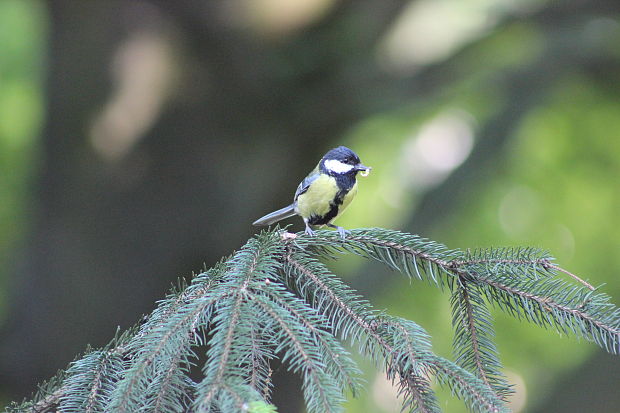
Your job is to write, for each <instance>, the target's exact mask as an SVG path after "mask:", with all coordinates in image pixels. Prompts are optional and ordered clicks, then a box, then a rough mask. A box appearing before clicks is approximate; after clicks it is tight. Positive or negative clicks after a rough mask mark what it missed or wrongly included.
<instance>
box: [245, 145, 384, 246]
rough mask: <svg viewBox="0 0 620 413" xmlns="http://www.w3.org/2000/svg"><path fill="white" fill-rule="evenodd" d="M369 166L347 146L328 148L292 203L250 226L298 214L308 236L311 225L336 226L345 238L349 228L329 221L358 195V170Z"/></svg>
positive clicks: (367, 168) (365, 171) (311, 232)
mask: <svg viewBox="0 0 620 413" xmlns="http://www.w3.org/2000/svg"><path fill="white" fill-rule="evenodd" d="M371 169H372V168H370V167H368V166H365V165H363V164H362V163H361V161H360V158H359V156H357V154H356V153H355V152H353V151H352V150H351V149H349V148H347V147H346V146H339V147H337V148H334V149H331V150H329V151H328V152H327V153H326V154H325V155H323V157H322V158H321V160H320V161H319V163H318V164H317V166H316V168H314V170H313V171H312V172H310V174H309V175H308V176H306V177H305V178H304V180H303V181H301V183H300V184H299V186H298V187H297V190H296V191H295V196H294V197H293V203H292V204H290V205H288V206H286V207H284V208H281V209H278V210H277V211H274V212H271V213H269V214H267V215H265V216H264V217H261V218H259V219H257V220H256V221H254V223H253V225H258V226H261V225H271V224H273V223H275V222H278V221H281V220H283V219H285V218H289V217H292V216H294V215H299V216H300V217H301V218H302V219H303V220H304V224H305V225H306V229H305V233H306V234H307V235H309V236H313V235H314V231H313V229H312V227H322V226H324V225H326V226H328V227H331V228H335V229H336V230H337V231H338V233H339V234H340V237H341V238H342V239H344V238H345V236H346V234H347V232H348V231H346V230H345V229H344V228H342V227H340V226H337V225H334V224H333V223H332V222H333V221H334V220H335V219H336V217H338V216H339V215H340V214H341V213H342V212H343V211H344V210H345V208H346V207H347V206H349V204H350V203H351V201H352V200H353V198H354V197H355V195H356V194H357V180H356V176H357V173H358V172H360V175H362V176H367V175H368V174H369V173H370V170H371Z"/></svg>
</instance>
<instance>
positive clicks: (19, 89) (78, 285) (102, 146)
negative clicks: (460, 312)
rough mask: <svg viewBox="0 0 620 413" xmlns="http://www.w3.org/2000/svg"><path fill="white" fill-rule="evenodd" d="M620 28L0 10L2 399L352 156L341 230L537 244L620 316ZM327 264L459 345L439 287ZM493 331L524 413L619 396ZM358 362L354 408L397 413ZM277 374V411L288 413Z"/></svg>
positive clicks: (565, 8) (260, 6)
mask: <svg viewBox="0 0 620 413" xmlns="http://www.w3.org/2000/svg"><path fill="white" fill-rule="evenodd" d="M619 15H620V3H619V2H617V1H616V0H608V1H585V0H570V1H565V2H548V1H539V0H531V1H527V2H523V3H521V2H509V1H483V0H478V1H475V0H468V1H456V0H453V1H449V0H445V1H430V0H426V1H396V0H383V1H372V0H359V1H347V0H340V1H337V0H305V1H299V2H293V1H284V0H256V1H252V0H231V1H228V2H222V1H207V0H176V1H157V0H150V1H149V0H135V1H117V0H106V1H99V2H86V1H81V0H54V1H35V0H28V1H18V0H6V1H4V2H3V3H0V27H1V28H0V76H1V77H0V180H1V181H0V203H1V204H2V207H1V208H0V214H1V215H0V216H1V220H0V225H1V226H0V233H2V235H0V263H1V264H2V265H1V266H0V267H1V268H0V281H1V283H2V290H3V293H2V295H1V296H0V303H1V306H0V317H1V319H0V322H1V330H0V354H1V355H2V356H0V396H1V397H2V398H3V399H4V400H5V401H6V402H8V401H10V400H14V399H19V398H21V397H24V396H27V395H28V394H29V393H30V392H31V391H32V390H34V389H35V386H36V384H37V383H38V382H41V381H42V380H44V379H46V378H48V377H50V376H51V375H53V374H54V372H55V371H56V370H57V369H61V368H64V367H65V366H66V365H67V364H68V363H69V362H70V361H71V360H72V359H73V358H74V357H75V356H76V355H77V354H78V353H80V352H81V351H83V350H84V349H85V347H86V345H87V344H91V345H93V346H95V347H97V346H101V345H104V344H105V343H107V342H108V341H109V340H110V338H111V337H112V336H113V335H114V333H115V331H116V329H117V327H119V328H120V329H125V328H127V327H129V326H131V325H133V324H134V323H135V322H136V321H137V320H139V319H140V317H141V315H142V314H147V313H149V312H150V311H151V310H152V309H153V308H154V306H155V302H156V301H157V300H158V299H160V298H162V297H163V296H164V294H165V291H166V290H167V289H168V288H169V287H170V285H171V284H172V283H174V282H175V280H176V279H177V278H178V277H180V276H181V277H189V276H190V275H191V273H192V272H198V271H201V269H202V268H204V266H206V267H209V266H211V265H213V264H214V263H215V262H217V261H218V260H219V259H220V258H221V257H222V256H225V255H228V254H230V253H231V252H232V251H233V250H234V249H236V248H239V247H240V246H241V245H242V244H243V243H244V242H245V240H246V239H247V238H249V237H251V236H252V234H254V233H255V232H256V228H254V227H252V226H251V225H250V223H251V222H252V221H254V220H255V219H256V218H258V217H259V216H261V215H263V214H265V213H267V212H270V211H271V210H274V209H277V208H280V207H282V206H284V205H286V204H288V203H289V202H290V200H291V196H292V194H293V192H294V190H295V188H296V186H297V184H298V182H299V181H300V180H301V179H302V178H303V177H304V176H305V174H306V173H307V172H308V171H309V170H310V169H312V168H313V167H314V165H315V164H316V162H317V161H318V159H319V158H320V157H321V155H322V154H323V153H324V152H325V151H326V150H328V149H329V148H331V147H333V146H337V145H340V144H346V145H347V146H350V147H351V148H353V149H354V150H355V151H356V152H357V153H358V154H359V155H360V157H361V158H362V160H363V161H364V163H366V164H369V165H371V166H373V173H372V174H371V175H370V177H368V178H366V179H364V180H362V182H360V195H359V197H358V199H356V201H355V202H354V203H353V204H352V206H351V207H350V210H348V211H347V214H346V216H344V217H343V220H342V221H340V223H341V224H342V225H344V226H345V227H362V226H388V227H391V228H397V229H401V230H405V231H411V232H414V233H418V234H420V235H422V236H425V237H429V238H432V239H434V240H436V241H438V242H441V243H444V244H446V245H448V246H450V247H455V248H457V247H458V248H468V247H470V248H476V247H488V246H500V245H532V246H537V247H541V248H543V249H547V250H549V251H551V252H552V254H554V255H555V256H557V257H558V259H559V262H560V264H562V265H563V266H564V267H566V268H569V269H570V270H571V271H574V272H576V273H578V274H580V275H582V276H583V277H584V278H587V279H589V280H590V282H592V283H593V284H595V285H600V284H603V283H607V285H606V286H605V287H604V291H606V292H608V293H609V294H610V295H611V296H612V297H613V298H612V301H613V302H615V303H618V302H619V298H620V284H619V283H618V269H620V257H619V256H618V254H617V251H618V248H619V247H620V237H618V232H617V228H618V226H619V225H620V222H619V221H620V219H619V215H618V210H620V186H619V185H618V182H619V180H618V179H619V178H620V132H619V131H620V20H619ZM299 221H300V220H291V222H292V223H293V229H295V230H301V229H302V225H301V223H300V222H299ZM334 266H335V268H337V269H338V271H339V273H340V274H342V275H343V276H344V277H345V278H346V279H347V280H348V281H349V282H350V283H351V284H352V285H353V286H355V288H357V289H359V290H360V291H361V292H362V293H363V294H364V295H365V296H367V297H368V298H369V299H370V300H371V301H372V302H373V303H375V304H376V305H377V307H378V308H386V309H387V310H388V311H390V312H393V313H395V314H399V315H404V316H406V317H409V318H412V319H414V320H416V321H418V322H420V323H421V324H422V326H423V327H425V328H426V329H427V330H428V331H429V332H430V333H431V334H432V336H433V338H434V339H433V343H434V346H435V348H437V349H438V351H439V352H444V353H445V354H447V355H449V354H450V340H451V338H450V337H451V336H450V317H449V310H448V309H449V303H448V301H449V300H448V298H447V297H446V296H444V295H442V294H441V292H438V291H434V290H432V288H431V287H430V286H428V285H422V284H419V285H418V284H415V283H414V284H413V285H411V288H405V287H404V286H405V285H407V286H409V285H410V283H409V281H408V280H405V279H402V278H399V277H397V276H395V275H394V274H390V273H386V272H385V270H383V269H381V268H378V267H375V266H372V265H368V264H366V263H363V262H360V261H355V260H344V261H343V262H338V263H335V264H334ZM497 336H498V344H499V348H500V351H501V356H502V360H503V361H504V362H505V364H506V368H507V372H508V376H509V379H510V380H511V381H513V382H515V383H517V395H516V396H515V399H514V402H513V403H514V404H513V406H512V407H513V409H514V410H515V411H527V412H542V411H544V412H560V411H562V412H573V411H574V412H581V411H585V410H586V409H587V410H588V411H592V412H613V411H616V410H615V409H617V406H618V405H620V400H619V399H618V397H619V396H618V392H617V384H618V383H619V382H620V364H619V360H618V359H617V357H615V358H614V357H611V356H608V355H606V354H604V353H603V352H602V351H600V350H598V349H597V348H596V347H595V346H594V345H592V344H588V343H585V342H577V341H576V340H573V339H566V338H565V337H559V336H558V335H557V334H555V333H554V332H550V331H545V330H541V329H539V328H537V327H533V326H530V325H527V324H523V323H518V322H517V321H515V320H512V319H509V318H507V317H506V316H502V315H499V314H498V316H497ZM367 371H368V389H369V391H368V394H367V395H364V396H363V397H362V398H361V399H360V400H357V401H352V402H351V403H350V404H349V405H348V406H347V411H351V412H354V411H377V412H396V411H399V408H398V404H395V402H394V398H395V396H393V392H394V391H393V390H392V389H391V388H390V386H389V384H387V383H385V382H384V381H382V380H383V379H382V378H381V377H382V373H381V372H379V373H378V374H377V373H376V372H374V370H373V369H372V367H370V366H369V368H368V370H367ZM284 374H285V372H284V371H283V369H281V370H280V371H278V375H277V377H276V384H277V385H278V382H279V384H280V385H281V386H282V389H281V390H278V392H277V393H276V404H278V406H279V408H280V411H282V412H294V411H299V410H298V409H300V406H299V405H298V402H299V400H298V396H297V395H296V393H295V390H294V388H295V386H296V385H298V382H296V381H294V380H291V379H290V378H288V377H285V376H284ZM448 403H449V405H447V406H449V407H447V408H446V411H460V409H462V406H461V405H460V404H459V403H458V402H455V401H454V400H450V401H449V402H448ZM369 406H370V407H369ZM368 409H371V410H368Z"/></svg>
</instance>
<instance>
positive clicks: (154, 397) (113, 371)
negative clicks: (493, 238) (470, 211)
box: [7, 228, 620, 413]
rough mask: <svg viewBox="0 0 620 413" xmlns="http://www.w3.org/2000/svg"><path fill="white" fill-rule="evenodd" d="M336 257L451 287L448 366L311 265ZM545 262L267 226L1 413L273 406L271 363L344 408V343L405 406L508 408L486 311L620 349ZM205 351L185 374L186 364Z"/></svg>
mask: <svg viewBox="0 0 620 413" xmlns="http://www.w3.org/2000/svg"><path fill="white" fill-rule="evenodd" d="M342 253H352V254H356V255H360V256H363V257H366V258H368V259H372V260H376V261H379V262H381V263H383V264H385V265H387V266H388V267H389V268H392V269H393V270H396V271H399V272H402V273H404V274H406V275H408V276H409V277H412V278H415V279H420V280H427V281H428V282H430V284H431V285H434V286H436V287H439V288H440V289H441V290H442V291H443V290H446V289H447V290H449V291H450V294H451V298H450V301H451V307H452V314H453V319H452V320H453V327H454V331H455V334H454V353H455V361H454V362H453V361H450V360H447V359H445V358H442V357H439V356H438V355H436V354H434V353H433V351H432V347H431V343H430V341H431V339H430V337H429V336H428V334H427V333H426V332H425V331H424V330H423V329H422V328H421V327H420V326H418V325H417V324H416V323H415V322H413V321H411V320H405V319H402V318H398V317H392V316H389V315H388V314H385V313H384V312H381V311H377V310H375V309H374V308H373V307H372V305H371V304H370V302H368V301H367V300H366V299H364V298H363V297H361V296H360V295H359V294H357V293H356V292H355V291H354V290H352V289H351V288H350V287H349V286H347V285H346V284H345V283H343V282H342V280H340V279H339V278H338V277H337V276H336V275H334V274H333V273H331V271H330V270H329V269H328V268H327V266H326V265H325V264H324V263H323V262H321V260H320V259H321V258H336V257H337V256H338V255H339V254H342ZM552 261H553V259H552V258H551V257H550V256H549V255H548V254H547V253H546V252H544V251H540V250H537V249H532V248H494V249H486V250H478V251H469V250H468V251H461V250H454V249H448V248H446V247H445V246H443V245H441V244H438V243H436V242H433V241H429V240H427V239H424V238H421V237H419V236H416V235H412V234H405V233H401V232H398V231H391V230H386V229H378V228H371V229H358V230H352V231H351V233H350V234H349V235H348V236H347V237H346V239H345V240H344V241H343V240H342V239H340V237H339V235H338V234H336V233H334V232H330V231H317V233H316V235H315V236H314V237H309V236H306V235H302V234H289V233H285V232H281V231H280V230H278V229H276V230H273V231H265V232H263V233H261V234H259V235H257V236H256V237H254V238H252V239H250V240H249V241H248V242H247V243H246V245H244V246H243V247H242V248H241V249H240V250H239V251H237V252H235V253H234V254H233V255H232V256H231V257H229V258H228V259H226V260H224V261H222V262H220V263H218V264H216V265H215V266H214V267H213V268H212V269H210V270H208V271H205V272H203V273H201V274H198V275H196V276H194V277H193V279H192V280H191V282H190V283H189V284H186V283H183V282H182V283H180V284H179V286H178V287H177V288H175V289H173V290H172V291H171V292H170V294H168V295H167V296H166V298H164V299H163V300H161V301H160V302H159V303H158V305H157V307H156V309H155V310H154V311H153V312H152V313H151V314H150V315H149V316H148V317H147V318H146V319H145V320H143V322H142V323H141V324H140V325H138V326H136V327H133V328H131V329H129V330H127V331H126V332H125V333H124V334H122V335H119V336H117V337H115V338H114V339H113V340H112V341H111V342H110V344H108V345H107V346H106V347H104V348H102V349H98V350H97V349H95V350H92V349H88V350H87V351H86V352H85V354H84V355H83V356H81V357H79V358H78V359H76V360H75V361H74V362H72V363H71V365H70V366H69V368H68V369H67V370H66V371H63V372H60V373H59V374H58V375H57V376H56V377H55V378H53V379H52V380H50V381H49V382H48V383H46V384H44V385H42V386H41V388H40V390H39V391H38V392H37V394H35V395H34V396H33V397H32V398H31V399H30V400H25V401H24V402H22V403H21V404H18V403H13V404H12V405H10V406H9V407H8V408H7V411H14V412H24V411H28V412H38V413H43V412H56V411H59V412H102V411H105V412H111V413H117V412H134V411H140V412H185V411H196V412H213V413H228V412H249V413H256V412H259V411H265V412H267V411H269V412H274V411H275V407H274V406H272V405H270V404H269V400H270V398H271V390H272V383H271V373H272V370H271V363H272V362H273V361H274V360H275V359H280V361H281V362H282V363H284V364H285V365H286V366H287V368H288V369H289V370H291V371H293V372H296V373H297V374H300V375H301V377H302V383H303V385H302V390H303V393H304V398H305V401H306V406H307V408H308V411H309V412H312V413H314V412H317V413H318V412H341V411H342V408H341V402H342V401H343V400H344V399H345V393H346V392H347V391H350V392H351V393H352V395H353V396H355V395H357V394H359V393H360V391H361V388H362V387H361V380H360V376H361V373H360V371H359V369H358V367H357V365H356V363H355V362H354V361H353V359H352V358H351V354H350V353H349V352H348V351H347V350H346V349H345V343H349V344H351V345H352V346H353V347H354V348H357V349H358V350H359V352H360V353H361V354H362V355H364V356H366V357H367V358H369V359H370V360H372V361H373V362H374V363H375V365H377V366H378V367H381V368H383V370H384V371H385V373H386V375H387V377H388V379H390V380H392V381H393V382H394V383H395V384H397V386H398V388H399V394H400V395H401V397H402V400H403V409H404V410H408V411H416V412H433V413H434V412H439V411H441V409H440V407H439V406H440V405H439V402H438V400H437V397H436V395H435V393H434V391H433V388H432V386H431V383H432V381H433V380H436V381H437V382H439V383H440V384H442V385H444V386H446V387H448V388H449V389H451V390H452V393H453V394H454V395H455V396H457V397H459V398H460V399H462V400H463V401H464V402H465V404H466V405H467V406H468V407H469V408H470V409H471V410H472V411H475V412H506V411H508V410H507V407H506V405H505V399H506V398H507V396H508V395H509V394H510V385H509V384H508V383H507V380H506V378H505V377H504V376H503V374H502V365H501V361H500V359H499V352H498V349H497V346H496V344H495V338H494V331H493V319H492V317H491V315H490V312H489V306H490V305H492V306H495V307H497V308H499V309H502V310H504V311H505V312H507V313H508V314H510V315H512V316H514V317H517V318H520V319H523V320H525V321H529V322H532V323H534V324H537V325H540V326H542V327H546V328H549V327H551V328H553V329H555V330H557V331H559V332H561V333H566V334H571V335H574V336H576V337H583V338H585V339H587V340H590V341H593V342H595V343H596V344H598V345H599V346H601V347H602V348H604V349H605V350H606V351H608V352H610V353H614V354H618V353H619V352H620V310H618V308H617V307H616V306H614V305H613V304H611V303H610V302H609V297H608V296H607V295H605V294H602V293H600V292H599V291H598V289H594V288H592V286H591V285H590V284H588V283H587V282H585V281H583V280H581V279H580V278H579V277H577V276H575V275H574V274H572V273H570V272H568V271H566V270H564V269H563V268H561V267H560V266H559V265H557V264H554V263H552ZM560 274H568V275H569V276H570V277H571V280H574V281H576V282H577V284H573V283H570V282H569V281H567V280H563V279H561V278H558V275H560ZM205 347H206V348H207V350H206V352H205V351H204V350H202V349H203V348H205ZM201 359H204V360H205V361H204V365H203V366H202V370H201V371H202V375H203V377H202V378H201V380H199V381H198V382H194V381H193V380H192V379H191V378H190V368H191V366H192V365H193V364H195V363H196V362H197V360H201Z"/></svg>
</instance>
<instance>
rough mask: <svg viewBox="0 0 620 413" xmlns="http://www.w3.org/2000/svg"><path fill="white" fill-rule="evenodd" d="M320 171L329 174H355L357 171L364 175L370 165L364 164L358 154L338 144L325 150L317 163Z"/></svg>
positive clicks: (368, 170)
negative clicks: (327, 150)
mask: <svg viewBox="0 0 620 413" xmlns="http://www.w3.org/2000/svg"><path fill="white" fill-rule="evenodd" d="M319 167H320V168H321V171H322V172H324V173H327V174H329V175H332V176H334V175H347V174H352V175H353V176H355V174H357V173H358V172H362V175H364V176H366V175H367V174H368V173H369V172H370V169H371V168H370V167H369V166H365V165H363V164H362V162H361V161H360V158H359V156H357V154H356V153H355V152H353V151H352V150H351V149H349V148H347V147H346V146H339V147H337V148H334V149H332V150H330V151H329V152H327V153H326V154H325V155H324V156H323V158H322V159H321V162H320V164H319Z"/></svg>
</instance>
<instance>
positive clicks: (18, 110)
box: [0, 0, 46, 318]
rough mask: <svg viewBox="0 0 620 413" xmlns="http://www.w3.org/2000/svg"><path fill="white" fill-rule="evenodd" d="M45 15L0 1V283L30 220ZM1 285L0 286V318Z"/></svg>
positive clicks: (18, 0)
mask: <svg viewBox="0 0 620 413" xmlns="http://www.w3.org/2000/svg"><path fill="white" fill-rule="evenodd" d="M45 22H46V16H45V14H44V12H43V10H42V8H41V4H40V3H39V2H35V1H30V0H6V1H2V2H0V177H1V178H0V283H1V284H0V285H2V286H3V287H4V286H6V271H7V269H8V268H7V267H8V266H9V265H10V261H9V255H8V254H9V253H10V252H12V251H13V250H15V249H16V248H17V244H18V243H19V242H20V240H21V237H22V236H24V234H25V231H26V227H27V223H28V220H29V219H30V218H32V210H31V208H30V206H29V205H30V203H29V201H30V195H31V193H32V187H31V185H32V182H33V178H34V172H35V170H36V164H37V162H36V154H37V143H38V141H37V136H38V134H39V132H40V128H41V121H42V117H43V90H42V75H43V73H42V62H43V58H44V54H43V50H44V43H45V31H46V29H45ZM6 291H7V290H6V288H0V318H3V317H4V316H5V315H4V312H5V307H4V304H5V300H6V297H5V292H6Z"/></svg>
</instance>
